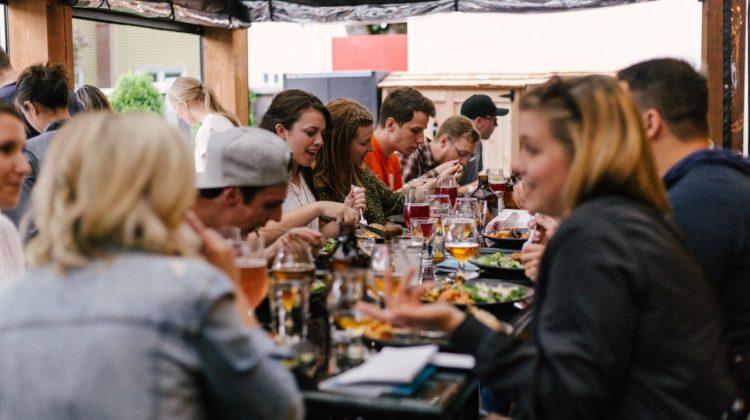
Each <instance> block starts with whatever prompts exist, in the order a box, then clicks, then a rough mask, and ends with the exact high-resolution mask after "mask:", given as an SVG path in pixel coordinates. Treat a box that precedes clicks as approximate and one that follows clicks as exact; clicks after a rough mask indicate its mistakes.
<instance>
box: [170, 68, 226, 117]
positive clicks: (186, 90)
mask: <svg viewBox="0 0 750 420" xmlns="http://www.w3.org/2000/svg"><path fill="white" fill-rule="evenodd" d="M168 96H169V100H170V101H172V102H179V101H182V102H192V101H198V102H202V103H203V106H204V107H205V108H206V110H207V111H208V112H212V113H214V114H219V115H222V116H224V117H226V118H227V119H228V120H229V121H231V123H232V124H234V126H235V127H239V126H240V120H239V119H238V118H237V117H236V116H235V115H234V114H232V113H231V112H229V111H227V110H226V109H224V107H223V106H221V103H220V102H219V100H218V99H216V94H215V93H214V91H213V89H211V88H210V87H208V86H206V85H205V84H204V83H203V82H201V81H200V80H198V79H196V78H195V77H187V76H181V77H178V78H177V79H175V81H174V83H172V87H170V88H169V94H168Z"/></svg>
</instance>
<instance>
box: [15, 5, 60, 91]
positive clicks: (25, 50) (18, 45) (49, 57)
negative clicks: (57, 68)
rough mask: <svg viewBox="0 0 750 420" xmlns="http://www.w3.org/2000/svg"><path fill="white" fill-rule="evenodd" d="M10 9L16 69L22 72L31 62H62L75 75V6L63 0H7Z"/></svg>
mask: <svg viewBox="0 0 750 420" xmlns="http://www.w3.org/2000/svg"><path fill="white" fill-rule="evenodd" d="M7 10H8V29H9V30H8V34H9V36H8V38H9V39H8V46H9V48H8V49H9V52H10V61H11V64H12V65H13V68H14V69H16V71H19V72H20V71H21V70H23V69H24V68H26V67H28V66H30V65H32V64H38V63H44V62H49V63H52V64H62V65H63V66H65V69H66V71H67V72H68V75H69V76H70V77H71V78H72V77H73V9H72V7H70V6H68V5H66V4H65V3H64V2H62V1H60V0H8V9H7ZM71 81H72V79H71ZM71 87H72V86H71Z"/></svg>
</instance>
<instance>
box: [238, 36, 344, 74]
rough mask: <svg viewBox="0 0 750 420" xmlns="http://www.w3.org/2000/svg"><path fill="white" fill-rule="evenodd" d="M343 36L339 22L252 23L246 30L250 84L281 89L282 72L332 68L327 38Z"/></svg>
mask: <svg viewBox="0 0 750 420" xmlns="http://www.w3.org/2000/svg"><path fill="white" fill-rule="evenodd" d="M344 36H346V26H344V25H339V24H296V23H283V22H264V23H253V25H252V26H251V27H250V29H248V60H249V63H248V69H249V83H250V87H252V88H259V87H272V88H273V87H278V88H281V86H282V82H283V80H282V76H283V74H284V73H322V72H330V71H332V70H333V59H332V51H331V50H332V46H331V44H332V42H331V39H332V38H334V37H344ZM264 74H267V75H268V76H267V77H268V81H264V77H263V76H264ZM274 75H277V76H276V77H277V81H276V82H274Z"/></svg>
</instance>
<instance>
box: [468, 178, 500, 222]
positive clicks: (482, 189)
mask: <svg viewBox="0 0 750 420" xmlns="http://www.w3.org/2000/svg"><path fill="white" fill-rule="evenodd" d="M471 196H472V197H474V198H476V199H477V201H478V202H479V206H480V208H481V209H482V215H481V217H482V218H483V220H482V223H483V224H486V223H488V222H489V221H490V220H492V219H494V218H495V216H497V211H498V203H497V195H495V193H494V192H492V189H490V181H489V177H488V176H487V175H479V184H478V185H477V189H476V190H474V192H473V193H471Z"/></svg>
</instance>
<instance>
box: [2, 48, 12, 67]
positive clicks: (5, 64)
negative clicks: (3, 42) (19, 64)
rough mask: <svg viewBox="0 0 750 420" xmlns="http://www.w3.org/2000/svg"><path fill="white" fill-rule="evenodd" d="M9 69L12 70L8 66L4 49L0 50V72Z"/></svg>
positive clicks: (8, 62)
mask: <svg viewBox="0 0 750 420" xmlns="http://www.w3.org/2000/svg"><path fill="white" fill-rule="evenodd" d="M10 68H13V67H12V66H11V65H10V57H8V53H7V52H5V49H3V48H0V71H2V70H8V69H10Z"/></svg>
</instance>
